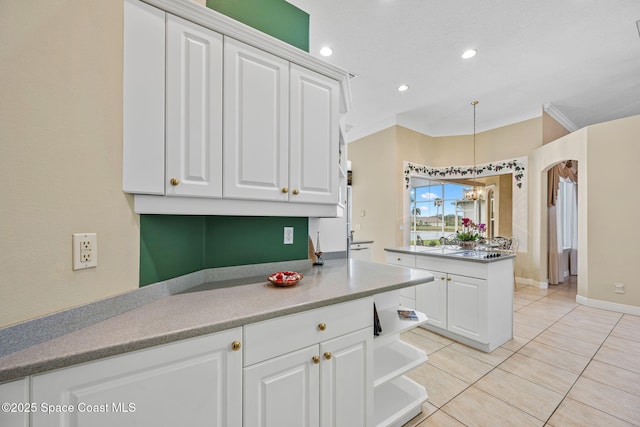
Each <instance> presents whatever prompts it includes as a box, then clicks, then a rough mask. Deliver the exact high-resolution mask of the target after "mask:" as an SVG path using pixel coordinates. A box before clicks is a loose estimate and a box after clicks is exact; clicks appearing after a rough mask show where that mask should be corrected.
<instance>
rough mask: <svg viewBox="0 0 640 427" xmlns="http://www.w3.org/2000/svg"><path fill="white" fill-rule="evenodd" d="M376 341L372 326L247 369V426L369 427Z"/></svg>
mask: <svg viewBox="0 0 640 427" xmlns="http://www.w3.org/2000/svg"><path fill="white" fill-rule="evenodd" d="M372 342H373V330H372V328H370V327H369V328H365V329H362V330H360V331H357V332H353V333H351V334H347V335H344V336H341V337H339V338H336V339H333V340H330V341H327V342H323V343H320V344H318V345H314V346H310V347H307V348H304V349H302V350H297V351H294V352H292V353H288V354H285V355H282V356H279V357H275V358H273V359H269V360H267V361H264V362H261V363H258V364H255V365H252V366H250V367H247V368H245V370H244V389H245V396H244V425H245V427H249V426H251V427H287V426H290V427H298V426H299V427H314V426H315V427H319V426H323V427H324V426H327V427H328V426H350V427H351V426H362V427H366V426H368V425H370V424H369V420H370V415H369V412H370V410H371V408H372V404H373V402H372V392H371V390H372V388H371V381H370V379H371V370H372V361H371V357H372V356H371V355H372V352H371V345H372Z"/></svg>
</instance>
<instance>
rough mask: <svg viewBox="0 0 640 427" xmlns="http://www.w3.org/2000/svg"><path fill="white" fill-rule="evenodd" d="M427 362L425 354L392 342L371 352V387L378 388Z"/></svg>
mask: <svg viewBox="0 0 640 427" xmlns="http://www.w3.org/2000/svg"><path fill="white" fill-rule="evenodd" d="M427 360H428V358H427V354H426V353H425V352H424V351H423V350H421V349H419V348H416V347H414V346H412V345H411V344H407V343H405V342H404V341H400V340H394V341H391V342H389V343H388V344H386V345H382V346H379V347H376V349H375V350H374V352H373V386H374V387H378V386H380V385H382V384H383V383H385V382H387V381H390V380H392V379H394V378H396V377H399V376H400V375H402V374H404V373H405V372H408V371H410V370H411V369H413V368H415V367H418V366H420V365H422V364H423V363H425V362H426V361H427Z"/></svg>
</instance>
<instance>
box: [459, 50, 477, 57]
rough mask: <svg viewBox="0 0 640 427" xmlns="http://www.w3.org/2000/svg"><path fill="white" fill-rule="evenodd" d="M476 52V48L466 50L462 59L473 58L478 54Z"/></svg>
mask: <svg viewBox="0 0 640 427" xmlns="http://www.w3.org/2000/svg"><path fill="white" fill-rule="evenodd" d="M476 53H478V51H477V50H475V49H469V50H465V51H464V53H463V54H462V59H469V58H473V57H474V56H476Z"/></svg>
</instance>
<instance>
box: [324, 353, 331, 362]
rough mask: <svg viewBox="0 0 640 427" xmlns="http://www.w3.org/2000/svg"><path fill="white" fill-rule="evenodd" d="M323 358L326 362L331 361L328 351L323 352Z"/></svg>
mask: <svg viewBox="0 0 640 427" xmlns="http://www.w3.org/2000/svg"><path fill="white" fill-rule="evenodd" d="M324 358H325V359H327V360H329V359H331V352H330V351H325V353H324Z"/></svg>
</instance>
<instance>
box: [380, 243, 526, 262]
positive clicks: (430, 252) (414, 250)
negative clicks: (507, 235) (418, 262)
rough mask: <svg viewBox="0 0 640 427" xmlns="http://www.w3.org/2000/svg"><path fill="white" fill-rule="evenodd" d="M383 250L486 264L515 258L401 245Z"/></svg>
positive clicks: (513, 256) (512, 256) (504, 255)
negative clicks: (452, 253) (483, 256)
mask: <svg viewBox="0 0 640 427" xmlns="http://www.w3.org/2000/svg"><path fill="white" fill-rule="evenodd" d="M384 250H385V251H387V252H396V253H401V254H409V255H419V256H431V257H437V258H447V259H452V260H457V261H469V262H479V263H483V264H487V263H490V262H498V261H504V260H506V259H512V258H515V257H516V256H515V255H507V254H502V255H501V256H500V257H499V258H489V259H486V258H467V257H459V256H455V255H451V254H450V253H448V254H445V253H442V252H438V251H437V250H428V249H427V250H424V249H421V248H420V249H419V248H418V247H416V246H402V247H399V248H384ZM460 251H464V249H460Z"/></svg>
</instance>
